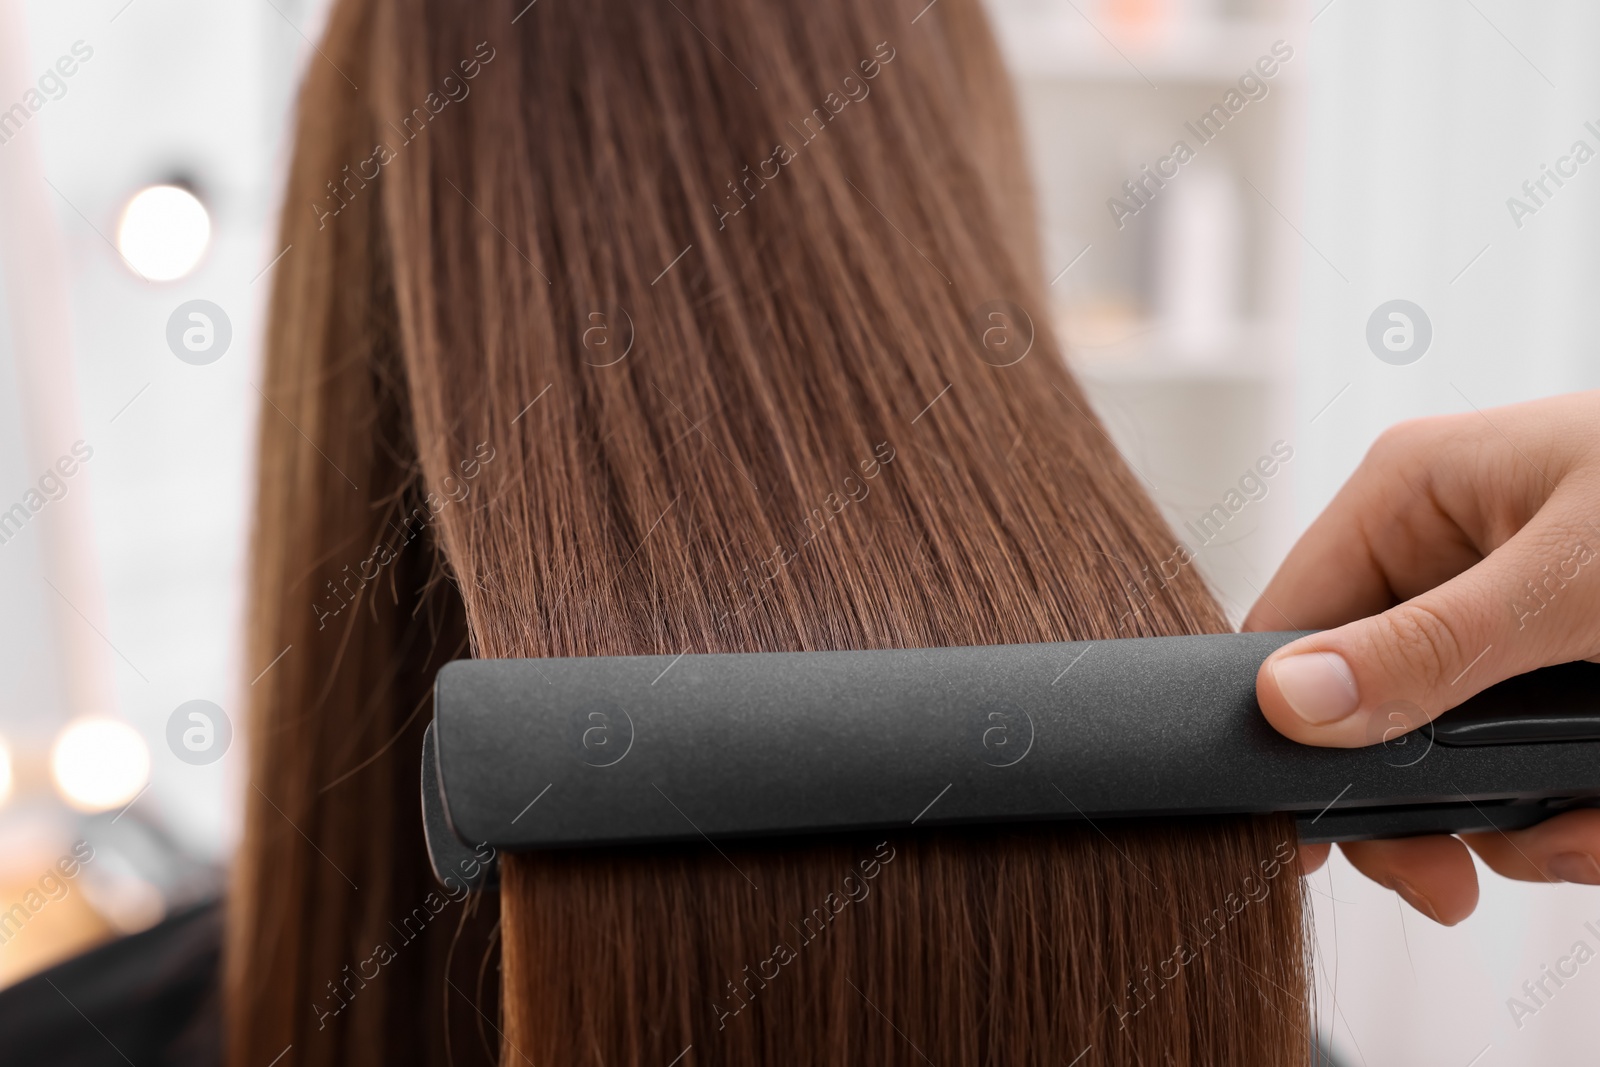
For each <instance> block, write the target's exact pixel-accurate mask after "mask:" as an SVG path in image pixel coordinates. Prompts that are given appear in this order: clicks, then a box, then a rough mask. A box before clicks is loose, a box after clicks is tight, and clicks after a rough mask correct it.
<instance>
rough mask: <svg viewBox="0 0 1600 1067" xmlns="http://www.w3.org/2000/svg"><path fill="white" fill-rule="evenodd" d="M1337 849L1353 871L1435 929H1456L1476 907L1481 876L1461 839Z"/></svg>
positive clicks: (1432, 838) (1443, 837) (1436, 837)
mask: <svg viewBox="0 0 1600 1067" xmlns="http://www.w3.org/2000/svg"><path fill="white" fill-rule="evenodd" d="M1339 847H1340V849H1342V850H1343V852H1344V854H1345V858H1347V859H1348V860H1349V861H1350V865H1351V866H1352V867H1354V868H1355V869H1356V870H1358V871H1360V872H1361V873H1362V874H1364V875H1366V876H1367V877H1368V878H1371V879H1372V880H1373V881H1374V882H1377V883H1378V884H1379V885H1381V886H1385V887H1387V888H1389V889H1393V890H1394V891H1395V892H1397V893H1399V894H1400V896H1401V898H1402V899H1404V900H1405V902H1406V903H1407V904H1410V905H1411V906H1412V907H1413V908H1415V909H1417V911H1419V912H1421V913H1422V914H1424V915H1426V916H1427V917H1428V918H1430V919H1432V920H1433V921H1434V922H1436V923H1440V924H1442V925H1444V926H1454V925H1455V924H1456V923H1458V922H1460V921H1461V920H1462V919H1465V918H1466V917H1467V916H1468V915H1471V914H1472V909H1473V908H1476V907H1477V906H1478V871H1477V868H1476V867H1474V866H1473V865H1472V855H1471V854H1470V853H1469V852H1468V851H1467V846H1466V845H1464V844H1462V842H1461V841H1460V840H1459V839H1457V838H1454V837H1449V836H1446V835H1443V834H1432V835H1429V836H1426V837H1406V838H1400V839H1397V840H1390V841H1348V842H1346V843H1344V844H1342V845H1340V846H1339Z"/></svg>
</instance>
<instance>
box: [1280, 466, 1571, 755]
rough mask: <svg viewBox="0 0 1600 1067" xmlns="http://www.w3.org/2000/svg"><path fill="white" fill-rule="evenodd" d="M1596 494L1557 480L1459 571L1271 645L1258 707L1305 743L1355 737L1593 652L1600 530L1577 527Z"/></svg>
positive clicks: (1346, 741)
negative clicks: (1536, 508)
mask: <svg viewBox="0 0 1600 1067" xmlns="http://www.w3.org/2000/svg"><path fill="white" fill-rule="evenodd" d="M1595 498H1596V493H1595V491H1593V490H1590V489H1587V488H1583V489H1580V488H1579V487H1577V486H1563V487H1561V489H1559V490H1558V491H1557V492H1556V493H1555V494H1553V495H1552V496H1551V498H1550V500H1549V502H1548V503H1547V504H1546V506H1545V508H1544V509H1543V510H1542V511H1540V512H1539V513H1538V515H1536V516H1535V518H1534V520H1533V521H1532V522H1530V523H1528V524H1527V525H1526V526H1524V527H1523V528H1522V529H1521V530H1519V531H1517V533H1516V534H1515V535H1513V536H1512V537H1511V538H1510V539H1509V540H1507V541H1506V542H1505V543H1504V544H1503V545H1501V546H1500V547H1499V548H1498V549H1496V550H1495V551H1493V552H1491V553H1490V554H1489V556H1488V558H1486V559H1485V560H1483V562H1481V563H1479V564H1477V565H1476V566H1474V567H1471V568H1469V569H1468V570H1467V571H1465V572H1464V573H1462V574H1460V575H1457V576H1456V577H1454V578H1452V579H1450V580H1449V581H1446V582H1444V583H1443V584H1442V585H1439V586H1437V587H1435V588H1432V589H1429V590H1427V591H1426V592H1424V593H1422V594H1420V595H1419V596H1416V597H1414V598H1413V599H1411V600H1408V601H1406V602H1405V603H1402V604H1398V605H1396V606H1395V607H1392V608H1389V609H1388V610H1387V611H1383V612H1380V613H1379V614H1377V615H1374V616H1371V617H1369V618H1365V619H1361V620H1359V621H1357V622H1353V623H1348V624H1346V625H1344V626H1340V627H1336V628H1335V629H1332V630H1325V631H1323V632H1321V633H1318V634H1314V635H1311V636H1309V637H1305V638H1302V639H1300V640H1298V641H1294V642H1291V643H1290V644H1288V645H1286V646H1284V647H1283V648H1281V649H1279V650H1278V651H1277V652H1275V653H1273V655H1272V656H1271V657H1269V658H1268V659H1267V661H1266V662H1265V663H1264V664H1262V667H1261V671H1260V674H1259V675H1258V676H1257V684H1256V688H1257V696H1258V698H1259V700H1260V703H1261V708H1262V711H1263V712H1264V713H1265V714H1266V716H1267V719H1268V720H1269V721H1270V722H1271V723H1272V725H1273V726H1274V727H1276V728H1277V729H1278V730H1279V732H1281V733H1283V734H1285V735H1287V736H1288V737H1291V738H1293V739H1294V740H1296V741H1300V742H1302V743H1305V744H1312V745H1327V746H1332V747H1338V748H1358V747H1361V746H1364V745H1370V744H1375V743H1378V742H1381V741H1384V740H1388V739H1389V738H1391V737H1393V736H1394V735H1395V734H1396V733H1404V732H1406V731H1407V730H1410V729H1414V728H1416V727H1418V726H1421V725H1422V724H1423V723H1424V722H1426V721H1428V720H1431V719H1433V718H1434V717H1436V716H1437V715H1439V714H1441V713H1442V712H1445V711H1447V710H1449V709H1450V708H1453V707H1455V706H1456V705H1457V704H1459V703H1461V702H1462V701H1463V700H1465V699H1467V698H1468V697H1470V696H1472V695H1473V694H1475V693H1477V692H1479V691H1481V690H1483V689H1486V688H1488V687H1489V686H1490V685H1493V684H1494V683H1496V682H1499V681H1502V680H1504V679H1506V678H1509V677H1511V676H1512V675H1515V674H1521V673H1523V672H1524V671H1529V670H1533V669H1535V668H1537V667H1543V666H1547V665H1549V664H1553V663H1565V662H1568V661H1570V660H1575V659H1585V658H1588V657H1590V656H1593V655H1595V654H1596V652H1597V651H1600V536H1597V532H1600V531H1593V530H1592V529H1586V528H1585V527H1587V526H1588V525H1589V524H1588V520H1587V518H1586V517H1585V515H1586V510H1587V509H1586V508H1585V507H1584V505H1586V504H1592V502H1593V500H1594V499H1595ZM1536 582H1537V583H1538V584H1535V583H1536Z"/></svg>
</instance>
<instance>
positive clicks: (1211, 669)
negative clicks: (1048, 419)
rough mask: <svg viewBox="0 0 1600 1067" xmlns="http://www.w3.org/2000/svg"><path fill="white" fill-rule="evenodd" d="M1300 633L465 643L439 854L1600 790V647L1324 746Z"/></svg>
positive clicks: (1447, 810) (1319, 817)
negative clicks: (1258, 695)
mask: <svg viewBox="0 0 1600 1067" xmlns="http://www.w3.org/2000/svg"><path fill="white" fill-rule="evenodd" d="M1302 636H1304V634H1302V633H1253V634H1213V635H1204V636H1186V637H1146V638H1123V639H1117V640H1106V641H1073V642H1063V643H1057V644H1030V645H984V646H975V647H962V648H930V649H887V650H876V651H856V652H753V653H729V654H717V655H681V656H677V657H673V656H602V657H574V658H564V659H489V660H458V661H455V662H452V663H450V664H447V665H446V666H445V667H443V668H442V669H441V670H440V671H439V672H438V675H437V676H436V678H435V683H434V720H433V722H432V724H430V725H429V727H428V729H427V732H426V734H425V736H424V739H423V754H422V803H423V821H424V828H425V832H426V836H427V844H428V851H429V856H430V858H431V861H432V864H433V868H434V873H435V874H436V875H437V876H438V877H439V878H440V880H441V881H443V882H444V883H445V884H446V885H447V886H456V885H465V886H467V887H468V888H485V887H491V886H493V885H494V884H496V882H497V876H496V874H497V865H496V860H495V856H496V855H497V853H499V852H501V851H514V852H524V851H537V850H552V849H568V848H583V847H594V846H617V845H637V844H652V843H665V842H685V841H700V840H705V841H713V842H714V841H718V840H722V839H728V838H740V837H771V836H777V835H797V834H821V833H830V832H839V831H853V830H869V829H870V830H886V829H906V828H910V827H917V828H922V827H941V826H958V825H971V824H985V823H993V824H998V823H1018V822H1027V821H1036V820H1085V819H1087V820H1092V821H1094V822H1097V823H1098V822H1099V821H1100V820H1109V819H1114V818H1126V817H1139V818H1151V817H1172V816H1184V815H1234V814H1250V813H1264V812H1286V813H1290V814H1292V815H1293V816H1294V817H1295V821H1296V824H1297V826H1298V829H1299V834H1300V839H1301V840H1302V841H1304V842H1307V843H1310V842H1325V841H1349V840H1357V839H1363V838H1373V837H1400V836H1406V835H1411V834H1425V833H1465V832H1472V831H1482V830H1493V829H1499V830H1512V829H1521V828H1525V827H1528V826H1532V825H1534V824H1536V823H1538V822H1540V821H1541V820H1543V819H1545V818H1548V817H1549V816H1551V815H1553V814H1556V813H1558V812H1560V811H1564V810H1566V809H1568V808H1572V807H1579V806H1593V805H1597V804H1600V664H1591V663H1569V664H1564V665H1562V666H1558V667H1548V668H1545V669H1543V670H1538V671H1534V672H1531V673H1529V674H1525V675H1521V676H1519V677H1516V678H1513V679H1510V680H1508V681H1505V682H1502V683H1500V684H1499V685H1496V686H1494V687H1492V688H1490V689H1487V690H1485V691H1484V692H1482V693H1480V694H1478V695H1477V696H1475V697H1473V698H1472V699H1470V700H1468V701H1467V702H1466V703H1464V704H1462V705H1461V706H1460V707H1458V708H1456V709H1454V710H1453V711H1451V712H1449V713H1448V714H1447V715H1445V716H1443V717H1442V718H1440V719H1438V720H1437V721H1435V722H1433V723H1430V724H1426V725H1422V726H1421V728H1420V729H1415V730H1413V729H1411V727H1413V726H1416V725H1418V724H1419V723H1420V720H1421V716H1420V713H1418V712H1416V711H1415V709H1412V714H1411V715H1410V716H1407V715H1406V714H1405V713H1404V710H1403V709H1396V710H1395V712H1394V714H1392V715H1390V716H1388V718H1387V720H1383V719H1381V718H1380V720H1379V721H1377V722H1375V729H1376V730H1377V731H1378V732H1377V733H1376V734H1375V735H1374V737H1373V738H1372V741H1373V742H1374V743H1373V745H1372V746H1370V747H1367V748H1359V749H1339V748H1315V747H1311V746H1306V745H1301V744H1297V743H1295V742H1294V741H1291V740H1289V739H1288V738H1286V737H1284V736H1282V735H1281V734H1279V733H1278V732H1277V731H1276V730H1274V729H1273V728H1272V727H1271V726H1270V725H1269V724H1268V723H1267V721H1266V719H1265V718H1264V717H1263V716H1262V714H1261V710H1260V708H1259V706H1258V705H1257V703H1256V699H1255V679H1256V672H1257V670H1258V669H1259V668H1260V666H1261V664H1262V662H1263V661H1264V660H1265V659H1266V658H1267V656H1268V655H1269V654H1270V653H1271V652H1273V651H1274V650H1275V649H1277V648H1279V647H1281V646H1282V645H1285V644H1287V643H1288V642H1289V641H1292V640H1294V639H1296V638H1298V637H1302ZM1380 711H1382V709H1380Z"/></svg>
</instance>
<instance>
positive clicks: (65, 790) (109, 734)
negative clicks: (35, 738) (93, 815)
mask: <svg viewBox="0 0 1600 1067" xmlns="http://www.w3.org/2000/svg"><path fill="white" fill-rule="evenodd" d="M50 776H51V777H52V778H54V779H55V783H56V789H57V790H58V791H59V792H60V793H61V797H62V799H63V800H65V801H66V802H67V803H68V804H71V805H72V806H73V807H75V808H77V809H78V810H79V811H89V812H94V811H108V810H110V809H111V808H115V807H118V806H120V805H123V804H126V803H128V801H130V800H132V799H133V798H134V797H136V796H138V795H139V790H141V789H143V788H144V787H145V783H146V782H148V781H149V780H150V750H149V749H148V748H146V747H145V743H144V738H142V737H140V736H139V732H138V731H137V730H135V729H134V728H133V727H131V726H129V725H128V724H127V723H125V722H121V721H119V720H117V719H78V720H77V721H75V722H72V723H70V724H68V726H67V728H66V729H65V730H62V731H61V736H60V737H58V738H56V744H55V748H54V749H52V750H51V752H50Z"/></svg>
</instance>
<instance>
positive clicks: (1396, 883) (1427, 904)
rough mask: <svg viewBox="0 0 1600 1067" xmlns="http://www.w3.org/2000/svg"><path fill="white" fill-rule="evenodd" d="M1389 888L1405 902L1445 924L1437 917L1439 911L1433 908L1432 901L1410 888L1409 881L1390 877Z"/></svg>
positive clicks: (1441, 924) (1440, 923)
mask: <svg viewBox="0 0 1600 1067" xmlns="http://www.w3.org/2000/svg"><path fill="white" fill-rule="evenodd" d="M1389 888H1390V889H1393V890H1394V891H1395V892H1396V893H1399V894H1400V895H1401V896H1402V897H1404V898H1405V901H1406V903H1407V904H1410V905H1411V906H1412V907H1413V908H1416V909H1417V910H1418V911H1420V912H1422V914H1424V915H1426V916H1427V917H1428V918H1430V919H1432V920H1433V921H1434V922H1436V923H1438V924H1439V925H1440V926H1443V925H1444V924H1445V923H1444V920H1443V919H1441V918H1439V913H1438V912H1437V911H1435V910H1434V909H1433V901H1431V900H1429V899H1428V898H1427V897H1425V896H1423V895H1422V894H1421V893H1419V892H1417V891H1416V890H1415V889H1413V888H1411V883H1410V882H1406V881H1403V880H1402V879H1399V878H1392V879H1390V880H1389Z"/></svg>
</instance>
